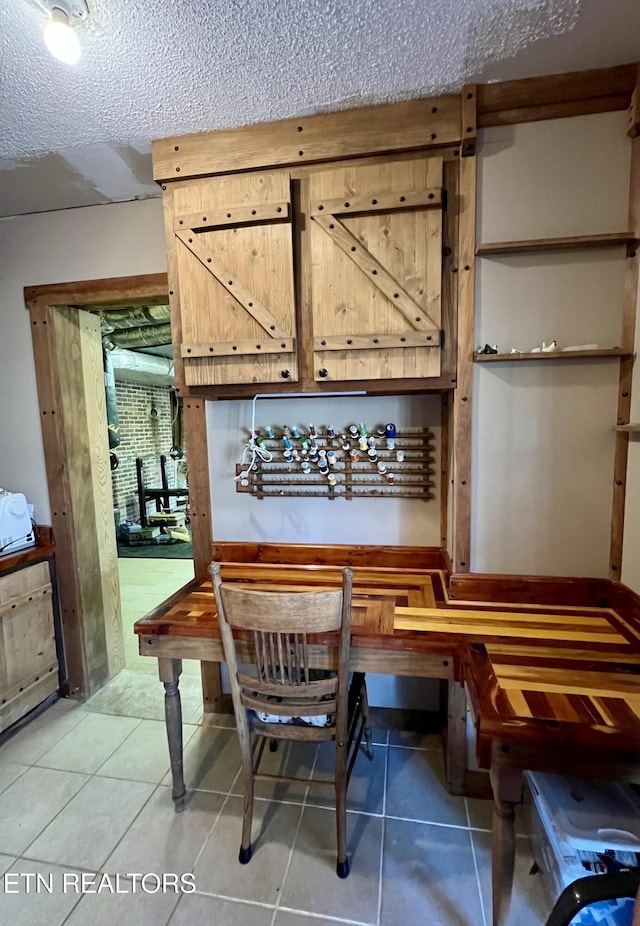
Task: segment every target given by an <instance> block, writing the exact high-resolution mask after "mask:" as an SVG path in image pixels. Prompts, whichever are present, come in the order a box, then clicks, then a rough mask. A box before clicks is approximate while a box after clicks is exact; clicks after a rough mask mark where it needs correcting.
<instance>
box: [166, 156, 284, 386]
mask: <svg viewBox="0 0 640 926" xmlns="http://www.w3.org/2000/svg"><path fill="white" fill-rule="evenodd" d="M173 234H174V240H175V247H176V255H177V267H178V280H179V290H180V306H181V317H182V343H181V344H180V353H181V356H182V358H183V361H184V368H185V381H186V383H187V385H191V386H196V385H197V386H200V385H203V386H204V385H227V384H229V383H271V382H283V381H290V382H293V381H295V380H297V378H298V366H297V358H296V340H295V335H296V332H295V304H294V284H293V244H292V231H291V194H290V179H289V174H288V173H287V172H286V171H278V172H275V173H260V174H237V175H233V176H227V177H216V178H209V179H204V180H195V181H190V182H188V183H185V184H180V185H179V186H177V188H176V190H175V199H174V220H173Z"/></svg>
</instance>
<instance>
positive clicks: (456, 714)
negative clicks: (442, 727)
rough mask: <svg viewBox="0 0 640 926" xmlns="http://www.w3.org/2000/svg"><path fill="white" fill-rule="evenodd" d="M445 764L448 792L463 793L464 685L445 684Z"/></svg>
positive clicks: (464, 762) (464, 761)
mask: <svg viewBox="0 0 640 926" xmlns="http://www.w3.org/2000/svg"><path fill="white" fill-rule="evenodd" d="M446 729H447V741H446V746H445V749H446V751H445V765H446V774H447V789H448V791H449V794H464V793H465V779H466V773H467V695H466V692H465V690H464V685H461V684H460V682H454V681H449V682H448V685H447V727H446Z"/></svg>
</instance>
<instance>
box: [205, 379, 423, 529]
mask: <svg viewBox="0 0 640 926" xmlns="http://www.w3.org/2000/svg"><path fill="white" fill-rule="evenodd" d="M251 406H252V402H251V401H250V400H247V401H234V402H208V403H207V433H208V439H209V448H210V451H209V458H210V464H211V492H212V511H213V534H214V537H215V538H216V540H244V541H259V542H263V543H268V542H271V543H348V544H361V543H367V544H417V545H421V546H440V485H439V481H440V476H439V473H440V469H439V462H440V460H439V446H440V444H439V438H440V397H439V396H437V395H427V396H413V397H409V396H381V397H371V396H335V397H331V398H326V397H313V396H308V397H307V396H305V397H303V398H288V399H282V398H278V399H262V398H261V399H258V401H257V403H256V419H255V422H256V427H257V428H258V429H264V427H265V425H268V424H271V425H273V427H274V428H277V427H281V426H282V425H284V424H288V425H290V426H291V425H294V424H295V425H298V427H301V428H305V429H306V428H308V425H309V423H310V422H313V423H314V424H315V425H316V427H323V428H324V427H326V425H328V424H332V425H333V426H334V428H335V429H336V431H338V432H340V431H344V430H345V429H346V428H348V426H349V425H350V424H354V423H355V424H358V422H360V421H364V422H365V423H366V424H367V426H368V428H369V429H371V428H374V427H376V426H377V425H379V424H385V423H386V422H391V421H392V422H394V423H395V424H396V426H397V427H428V428H430V429H431V430H433V432H434V434H435V436H436V451H435V453H434V464H433V466H434V470H435V474H434V477H433V478H434V480H435V483H436V486H435V489H434V491H435V495H436V497H435V498H434V499H433V500H430V501H428V502H424V501H416V500H414V499H384V498H367V499H351V500H350V501H347V500H346V499H336V500H335V501H328V500H327V499H326V498H289V497H283V498H265V499H262V500H260V499H256V498H254V497H253V496H252V495H249V494H241V493H237V492H236V483H235V481H234V477H235V472H236V470H235V465H236V463H239V462H240V459H241V455H242V449H243V447H244V445H245V444H246V441H247V438H248V435H249V431H250V429H251Z"/></svg>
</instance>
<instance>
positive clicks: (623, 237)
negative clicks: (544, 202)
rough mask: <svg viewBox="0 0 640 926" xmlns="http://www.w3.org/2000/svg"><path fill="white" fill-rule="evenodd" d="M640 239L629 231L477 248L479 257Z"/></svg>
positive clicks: (602, 245) (496, 243)
mask: <svg viewBox="0 0 640 926" xmlns="http://www.w3.org/2000/svg"><path fill="white" fill-rule="evenodd" d="M637 241H638V239H637V238H635V237H634V236H633V235H631V234H630V233H629V232H614V233H613V234H608V235H573V236H569V237H566V238H531V239H529V240H526V241H490V242H488V243H487V244H479V245H478V247H477V248H476V254H477V256H478V257H489V256H491V255H492V254H526V253H531V252H534V251H580V250H583V249H584V248H613V247H620V246H621V245H627V244H635V243H637Z"/></svg>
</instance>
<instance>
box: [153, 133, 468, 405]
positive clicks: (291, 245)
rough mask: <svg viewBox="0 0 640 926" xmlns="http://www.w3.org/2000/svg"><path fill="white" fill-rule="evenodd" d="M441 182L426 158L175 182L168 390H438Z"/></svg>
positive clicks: (170, 219) (440, 172)
mask: <svg viewBox="0 0 640 926" xmlns="http://www.w3.org/2000/svg"><path fill="white" fill-rule="evenodd" d="M450 159H451V158H450ZM443 177H444V160H443V157H442V156H441V155H440V154H438V153H437V152H431V153H428V152H426V151H424V152H418V153H414V154H412V155H410V156H409V155H406V154H405V155H403V156H398V155H395V156H388V157H381V158H380V157H379V158H375V159H347V160H344V161H337V162H331V163H326V164H319V165H314V166H310V167H306V168H304V170H302V171H301V170H298V171H293V170H289V169H282V170H272V171H271V170H268V171H267V170H265V171H251V172H245V173H237V174H231V175H225V176H218V177H205V178H202V179H188V180H184V181H177V182H175V183H173V184H172V185H171V187H172V189H171V190H170V193H169V195H168V196H167V197H166V202H167V203H170V207H169V208H168V209H167V236H168V248H169V274H170V283H171V287H172V296H173V301H172V310H173V311H174V313H175V312H176V310H177V312H178V313H179V319H178V320H177V322H175V323H174V351H179V360H178V363H177V365H176V367H177V372H178V375H177V380H178V383H179V385H180V379H181V377H180V374H179V365H180V364H182V369H183V378H184V385H185V386H186V388H187V389H191V388H194V387H195V388H198V387H213V388H212V390H211V391H212V393H214V394H219V395H224V394H228V393H229V390H225V387H230V386H234V387H238V386H240V385H242V384H244V385H248V386H250V387H252V388H254V387H258V388H255V391H256V392H259V391H260V388H259V387H260V386H264V387H268V386H269V384H276V383H277V384H279V387H280V389H282V388H285V389H286V385H285V384H293V385H292V388H293V389H294V391H313V390H314V389H318V388H320V386H321V384H322V383H327V384H336V383H337V384H338V385H339V386H342V387H344V386H345V385H348V384H349V383H352V382H356V383H359V382H369V383H371V382H381V381H384V382H387V381H395V382H398V381H400V380H402V381H403V383H404V384H406V383H407V381H411V380H413V381H414V382H419V383H421V384H423V382H424V380H425V379H429V378H437V377H439V376H440V375H441V372H442V362H441V357H442V344H443V337H442V329H443V321H442V319H443V306H442V293H443V283H442V268H443V215H444V207H445V204H446V193H445V190H444V188H443V187H444V180H443ZM176 342H177V343H176ZM218 387H222V388H220V389H218ZM262 391H265V389H263V390H262ZM266 391H269V389H268V388H267V389H266Z"/></svg>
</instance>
